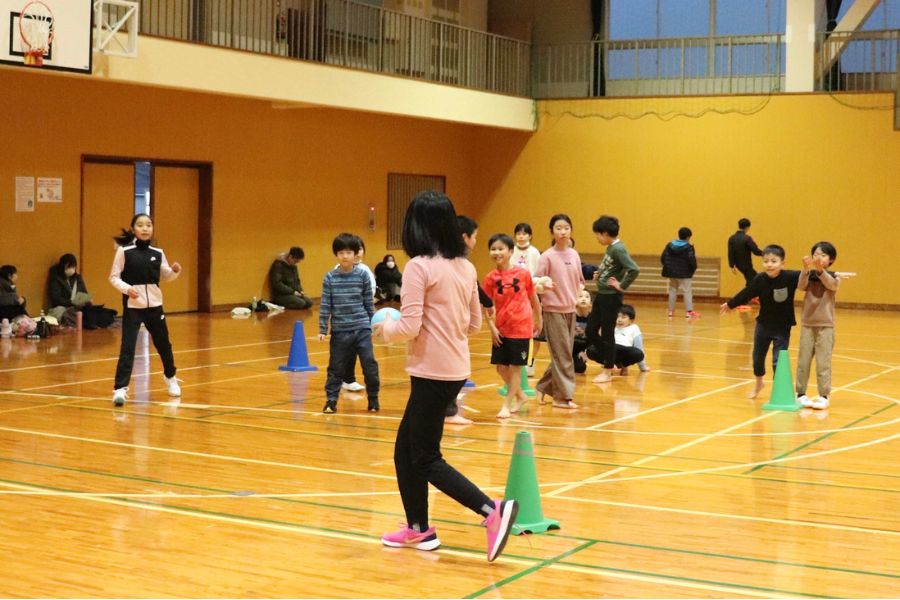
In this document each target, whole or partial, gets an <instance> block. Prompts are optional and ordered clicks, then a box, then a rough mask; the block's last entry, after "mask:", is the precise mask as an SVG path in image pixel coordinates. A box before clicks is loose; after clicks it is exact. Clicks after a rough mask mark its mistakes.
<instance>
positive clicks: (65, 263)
mask: <svg viewBox="0 0 900 600" xmlns="http://www.w3.org/2000/svg"><path fill="white" fill-rule="evenodd" d="M47 296H49V299H50V310H49V311H48V313H47V314H49V315H50V316H51V317H55V318H56V319H58V320H59V321H60V323H63V324H65V325H74V322H75V314H74V313H75V311H76V310H77V309H79V308H81V307H82V306H84V305H85V304H89V303H90V301H91V295H90V294H89V293H88V290H87V286H86V285H85V284H84V279H82V278H81V274H79V273H78V261H77V260H76V259H75V255H73V254H63V255H62V256H60V257H59V262H58V263H56V264H55V265H53V266H52V267H50V272H49V273H48V274H47Z"/></svg>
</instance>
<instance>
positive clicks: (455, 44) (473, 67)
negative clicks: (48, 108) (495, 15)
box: [107, 0, 900, 98]
mask: <svg viewBox="0 0 900 600" xmlns="http://www.w3.org/2000/svg"><path fill="white" fill-rule="evenodd" d="M138 2H139V3H140V4H141V12H140V32H141V33H142V34H145V35H154V36H160V37H166V38H174V39H179V40H185V41H191V42H197V43H203V44H209V45H214V46H221V47H225V48H234V49H239V50H247V51H251V52H259V53H263V54H270V55H275V56H283V57H288V58H297V59H301V60H309V61H315V62H321V63H325V64H331V65H340V66H344V67H349V68H354V69H362V70H365V71H371V72H377V73H386V74H393V75H402V76H405V77H413V78H416V79H421V80H425V81H434V82H438V83H446V84H452V85H459V86H463V87H468V88H474V89H479V90H485V91H490V92H498V93H504V94H511V95H516V96H524V97H529V96H530V97H535V98H591V97H600V96H605V97H616V96H677V95H711V94H746V93H774V92H779V91H782V90H784V81H785V41H784V36H783V35H776V34H766V35H740V36H719V37H692V38H663V39H640V40H595V41H590V42H578V43H569V44H557V45H537V46H532V45H531V44H528V43H526V42H522V41H518V40H514V39H511V38H506V37H502V36H497V35H493V34H489V33H485V32H481V31H477V30H474V29H468V28H465V27H459V26H456V25H452V24H448V23H445V22H442V21H437V20H431V19H424V18H420V17H413V16H410V15H407V14H403V13H399V12H394V11H390V10H385V9H383V8H381V7H377V6H372V5H371V4H367V3H366V1H365V0H138ZM107 10H109V11H110V12H111V14H110V15H109V16H110V18H113V17H115V11H116V10H121V9H117V8H116V7H112V6H111V7H108V9H107ZM816 48H817V53H816V64H815V72H816V89H817V90H823V91H832V90H853V91H856V90H859V91H874V90H889V89H897V86H898V77H897V54H898V51H900V30H896V29H894V30H883V31H856V32H848V33H831V34H824V33H820V34H819V35H818V38H817V44H816Z"/></svg>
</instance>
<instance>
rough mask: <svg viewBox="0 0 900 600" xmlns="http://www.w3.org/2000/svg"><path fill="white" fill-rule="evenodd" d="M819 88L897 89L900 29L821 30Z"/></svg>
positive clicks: (837, 89)
mask: <svg viewBox="0 0 900 600" xmlns="http://www.w3.org/2000/svg"><path fill="white" fill-rule="evenodd" d="M816 47H817V48H819V52H818V53H817V54H816V89H817V90H821V91H878V90H896V89H897V84H898V79H897V54H898V52H900V29H882V30H869V31H849V32H832V33H830V34H825V33H819V34H818V37H817V44H816Z"/></svg>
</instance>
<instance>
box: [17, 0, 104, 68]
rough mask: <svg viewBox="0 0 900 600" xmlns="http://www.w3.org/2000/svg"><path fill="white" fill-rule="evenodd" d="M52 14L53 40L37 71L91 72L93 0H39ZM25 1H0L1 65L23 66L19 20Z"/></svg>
mask: <svg viewBox="0 0 900 600" xmlns="http://www.w3.org/2000/svg"><path fill="white" fill-rule="evenodd" d="M40 2H41V3H43V4H44V5H46V7H47V8H48V9H49V12H50V13H51V14H52V21H53V38H52V40H51V41H50V45H49V47H48V48H47V51H46V52H45V53H44V57H43V65H42V66H41V67H40V68H43V69H51V70H56V71H75V72H78V73H90V72H91V57H92V53H91V36H92V33H93V16H94V3H93V0H40ZM28 3H29V2H28V0H0V63H4V64H11V65H24V64H25V52H26V50H28V46H27V44H25V42H24V41H23V39H22V35H21V31H20V20H21V15H22V10H23V9H24V8H25V6H26V5H27V4H28Z"/></svg>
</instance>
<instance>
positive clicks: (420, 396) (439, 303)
mask: <svg viewBox="0 0 900 600" xmlns="http://www.w3.org/2000/svg"><path fill="white" fill-rule="evenodd" d="M403 249H404V250H405V251H406V253H407V254H408V255H409V257H410V258H411V259H412V260H410V261H409V262H408V263H407V265H406V269H405V270H404V272H403V287H402V289H401V292H400V302H401V308H400V320H399V321H394V320H391V319H390V317H388V318H387V319H386V320H385V321H383V322H382V323H378V324H376V325H373V327H372V329H373V331H372V333H373V335H375V336H381V337H383V338H384V340H385V341H387V342H393V341H407V342H408V353H409V355H408V357H407V362H406V372H407V373H409V375H410V384H411V389H410V394H409V400H408V402H407V404H406V411H405V412H404V413H403V419H402V420H401V421H400V427H399V428H398V430H397V441H396V443H395V444H394V467H395V468H396V470H397V484H398V486H399V488H400V498H401V499H402V501H403V509H404V511H405V512H406V521H407V524H406V526H405V527H404V528H403V529H401V530H400V531H396V532H393V533H387V534H385V535H383V536H382V537H381V542H382V543H383V544H384V545H385V546H391V547H395V548H415V549H417V550H435V549H436V548H438V547H439V546H440V545H441V542H440V540H438V537H437V532H436V531H435V528H434V527H431V526H429V524H428V484H429V483H430V484H432V485H433V486H434V487H436V488H437V489H439V490H440V491H442V492H443V493H445V494H447V495H448V496H450V497H451V498H453V499H454V500H456V501H457V502H459V503H460V504H462V505H463V506H466V507H468V508H469V509H471V510H472V511H473V512H475V513H477V514H479V515H482V516H483V517H486V519H485V522H484V524H485V526H486V528H487V542H488V543H487V559H488V560H489V561H492V560H494V559H495V558H497V556H499V555H500V553H501V552H502V551H503V547H504V546H505V545H506V539H507V537H508V536H509V531H510V529H511V528H512V525H513V523H514V522H515V519H516V513H517V512H518V509H519V507H518V503H517V502H516V501H515V500H491V499H490V498H489V497H488V496H487V495H486V494H485V493H484V492H482V491H481V490H480V489H479V488H478V487H477V486H476V485H475V484H474V483H472V482H471V481H469V480H468V479H466V477H465V476H463V475H462V474H461V473H460V472H458V471H457V470H456V469H454V468H453V467H451V466H450V465H449V464H447V462H446V461H445V460H444V457H443V456H442V455H441V436H442V435H443V433H444V412H445V411H446V409H447V405H448V404H449V403H450V402H452V401H453V400H454V399H455V398H456V395H457V394H458V393H459V392H460V390H461V389H462V387H463V384H464V383H465V382H466V378H467V377H468V376H469V374H470V373H471V364H470V360H469V342H468V336H469V335H471V334H473V333H476V332H477V331H478V330H479V329H480V328H481V306H480V304H479V302H478V280H477V274H476V272H475V267H474V266H473V265H472V263H470V262H469V261H468V260H467V259H466V248H465V246H464V244H463V240H462V236H461V234H460V232H459V229H458V227H457V223H456V211H455V210H454V208H453V204H452V203H451V202H450V199H449V198H448V197H447V196H445V195H444V194H441V193H439V192H433V191H429V192H422V193H420V194H419V195H418V196H416V198H415V199H414V200H413V202H412V204H410V205H409V209H408V210H407V211H406V219H405V221H404V223H403Z"/></svg>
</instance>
